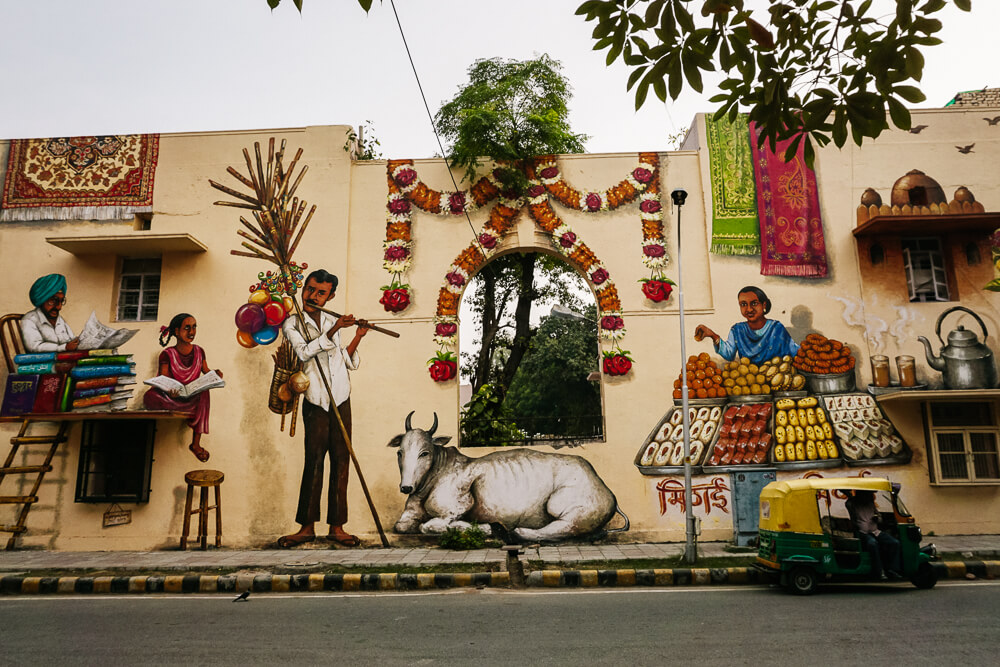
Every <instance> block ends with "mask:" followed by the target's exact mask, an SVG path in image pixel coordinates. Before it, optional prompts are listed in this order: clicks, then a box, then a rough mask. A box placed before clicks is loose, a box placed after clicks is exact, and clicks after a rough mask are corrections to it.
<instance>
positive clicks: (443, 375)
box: [428, 359, 458, 382]
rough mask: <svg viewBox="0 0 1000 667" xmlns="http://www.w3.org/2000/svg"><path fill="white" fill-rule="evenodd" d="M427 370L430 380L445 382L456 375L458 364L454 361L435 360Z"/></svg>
mask: <svg viewBox="0 0 1000 667" xmlns="http://www.w3.org/2000/svg"><path fill="white" fill-rule="evenodd" d="M428 370H429V371H430V374H431V379H433V380H434V381H435V382H447V381H448V380H450V379H452V378H453V377H455V376H456V375H458V364H456V363H455V362H454V361H445V360H444V359H435V360H434V361H432V362H431V365H430V368H429V369H428Z"/></svg>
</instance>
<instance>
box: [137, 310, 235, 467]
mask: <svg viewBox="0 0 1000 667" xmlns="http://www.w3.org/2000/svg"><path fill="white" fill-rule="evenodd" d="M197 333H198V322H197V320H195V318H194V316H193V315H191V314H189V313H178V314H177V315H174V316H173V317H172V318H171V319H170V323H169V324H168V325H166V326H163V327H160V339H159V342H160V347H163V348H166V349H165V350H163V351H162V352H160V356H159V358H157V360H156V366H157V369H158V371H159V375H157V376H156V377H154V378H150V379H148V380H145V381H144V383H145V384H148V385H149V386H150V389H149V390H147V391H146V393H145V394H144V395H143V397H142V402H143V405H145V406H146V408H147V409H149V410H170V411H173V412H183V413H186V414H188V415H189V417H188V422H187V423H188V426H190V427H191V432H192V436H191V444H190V445H188V449H190V450H191V453H192V454H194V455H195V457H197V459H198V460H199V461H201V462H202V463H204V462H205V461H207V460H208V458H209V452H208V450H207V449H205V448H204V447H202V446H201V436H202V435H204V434H206V433H208V415H209V411H210V410H211V402H210V399H209V393H208V390H209V389H215V388H219V387H224V386H226V383H225V382H224V381H223V379H222V371H221V370H218V369H215V370H212V369H210V368H209V367H208V357H207V356H206V354H205V350H204V349H203V348H202V347H201V346H200V345H195V343H194V338H195V336H196V335H197ZM171 339H174V340H175V341H176V342H175V343H174V344H173V345H172V346H171V347H167V345H168V344H169V343H170V340H171Z"/></svg>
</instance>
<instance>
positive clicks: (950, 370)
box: [917, 306, 997, 389]
mask: <svg viewBox="0 0 1000 667" xmlns="http://www.w3.org/2000/svg"><path fill="white" fill-rule="evenodd" d="M956 310H964V311H965V312H967V313H968V314H969V315H972V316H973V317H974V318H976V321H977V322H979V326H980V327H982V329H983V342H979V337H978V336H976V333H975V332H974V331H968V330H967V329H966V328H965V327H963V326H961V325H959V327H958V328H957V329H954V330H953V331H951V332H949V333H948V344H947V345H945V342H944V340H943V339H942V338H941V322H942V321H944V318H945V316H946V315H948V314H949V313H951V312H954V311H956ZM935 333H936V334H937V337H938V340H940V341H941V345H942V346H943V347H942V348H941V354H940V355H939V356H934V352H933V351H932V350H931V343H930V341H929V340H927V339H926V338H924V337H923V336H917V340H919V341H920V342H921V343H923V344H924V351H925V352H926V354H927V363H928V364H930V367H931V368H933V369H934V370H937V371H941V376H942V378H943V379H944V386H945V387H946V388H948V389H992V388H994V387H996V385H997V367H996V363H995V362H994V359H993V351H992V350H990V348H989V347H987V345H986V337H987V336H988V335H989V334H988V333H987V332H986V325H985V324H984V323H983V320H982V319H981V318H980V317H979V315H976V314H975V313H974V312H972V311H971V310H969V309H968V308H966V307H964V306H955V307H954V308H949V309H948V310H946V311H944V312H943V313H941V316H940V317H938V321H937V327H936V328H935Z"/></svg>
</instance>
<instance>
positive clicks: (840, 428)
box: [822, 393, 913, 467]
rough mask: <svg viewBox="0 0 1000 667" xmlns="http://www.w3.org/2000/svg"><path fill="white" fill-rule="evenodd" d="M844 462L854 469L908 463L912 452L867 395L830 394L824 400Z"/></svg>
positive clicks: (880, 409) (876, 404)
mask: <svg viewBox="0 0 1000 667" xmlns="http://www.w3.org/2000/svg"><path fill="white" fill-rule="evenodd" d="M822 400H823V402H824V404H825V407H826V411H827V413H828V414H829V415H830V422H831V424H833V432H834V435H835V436H836V438H837V441H838V443H839V445H840V450H841V454H843V457H844V463H846V464H847V465H849V466H853V467H860V466H872V465H898V464H904V463H909V462H910V459H911V458H912V457H913V452H911V451H910V448H909V447H907V446H906V443H905V442H903V439H902V438H901V437H900V436H899V434H897V433H896V428H895V427H894V426H893V425H892V422H891V421H889V420H888V419H887V418H886V416H885V413H884V412H882V408H880V407H879V405H878V403H877V402H876V401H875V399H874V398H873V397H871V396H869V395H868V394H855V393H852V394H831V395H828V396H824V397H823V398H822Z"/></svg>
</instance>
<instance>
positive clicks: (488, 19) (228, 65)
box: [0, 0, 1000, 158]
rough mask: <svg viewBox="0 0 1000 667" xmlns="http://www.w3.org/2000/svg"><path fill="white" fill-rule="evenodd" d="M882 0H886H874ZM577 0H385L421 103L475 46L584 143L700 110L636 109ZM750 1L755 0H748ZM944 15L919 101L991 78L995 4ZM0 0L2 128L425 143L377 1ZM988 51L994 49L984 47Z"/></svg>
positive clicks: (618, 142)
mask: <svg viewBox="0 0 1000 667" xmlns="http://www.w3.org/2000/svg"><path fill="white" fill-rule="evenodd" d="M878 1H881V2H887V1H888V0H878ZM579 3H580V0H572V1H566V0H501V1H497V0H493V1H492V2H480V1H478V0H461V1H444V0H397V8H398V10H399V14H400V19H401V21H402V25H403V29H404V31H405V34H406V37H407V40H408V41H409V44H410V49H411V50H412V53H413V58H414V61H415V63H416V66H417V71H418V72H419V74H420V77H421V81H422V83H423V86H424V91H425V92H426V94H427V98H428V102H429V104H430V106H431V111H432V112H433V111H436V110H437V107H438V106H439V105H440V103H441V102H442V101H444V100H447V99H450V98H451V97H452V96H453V95H454V94H455V92H456V90H457V88H458V87H459V86H460V85H461V84H462V83H463V82H464V81H465V72H466V70H467V68H468V67H469V65H470V64H471V63H472V61H473V60H475V59H476V58H489V57H494V56H502V57H507V58H520V59H524V58H530V57H532V56H534V55H536V54H539V53H548V54H549V55H550V56H552V57H553V58H556V59H557V60H560V61H562V63H563V64H564V66H565V74H566V75H567V77H568V78H569V80H570V82H571V83H572V86H573V89H574V93H575V96H574V98H573V102H572V105H571V121H572V123H573V126H574V128H575V129H576V130H577V131H578V132H582V133H585V134H587V135H590V137H591V139H590V140H589V141H588V143H587V149H588V151H590V152H595V153H601V152H617V151H630V152H631V151H638V150H658V149H667V148H669V147H670V145H669V143H668V139H667V137H668V135H670V134H671V133H674V132H676V131H678V130H679V129H680V128H682V127H685V126H687V125H688V124H689V123H690V120H691V118H692V116H693V115H694V114H695V113H697V112H699V111H708V110H711V108H712V107H711V105H710V104H709V103H708V102H707V98H708V97H710V96H711V94H712V92H707V93H706V95H704V96H700V95H695V94H686V95H684V96H683V97H682V98H681V99H680V100H679V101H678V102H676V103H673V104H670V105H669V106H664V105H662V104H660V103H659V101H658V100H655V99H654V97H653V95H652V94H651V95H650V101H649V102H647V104H646V106H645V107H644V108H643V109H642V110H641V111H639V112H635V111H634V103H633V98H632V95H631V93H629V92H627V91H626V90H625V82H626V80H627V78H628V71H627V70H626V69H625V68H624V67H621V66H617V65H616V66H614V67H610V68H608V67H606V66H605V64H604V55H603V52H600V53H598V52H595V51H593V50H592V45H593V41H592V40H591V38H590V32H591V30H592V27H593V24H587V23H585V22H584V21H583V20H582V18H580V17H577V16H575V15H574V11H575V9H576V7H577V6H578V5H579ZM758 4H760V3H758ZM974 5H975V6H976V9H975V10H974V11H973V13H972V14H965V13H962V12H959V11H957V10H954V9H953V8H949V10H947V11H946V12H943V13H942V15H941V16H942V20H943V21H944V23H945V26H946V29H945V32H944V34H943V38H944V39H945V44H943V45H941V46H938V47H934V48H932V49H928V50H927V51H925V54H926V56H927V68H926V75H925V77H924V82H923V88H924V90H925V92H926V93H927V97H928V102H927V104H926V105H925V106H943V105H944V104H945V103H947V102H948V101H949V100H950V99H951V97H952V96H953V95H954V93H956V92H959V91H963V90H970V89H976V88H982V87H983V86H986V85H991V86H1000V75H998V74H997V71H998V70H997V63H996V58H995V55H996V53H997V52H998V50H1000V49H998V47H997V43H996V40H997V37H996V34H997V33H996V30H997V26H998V25H1000V2H997V1H996V0H976V2H975V3H974ZM304 8H305V12H304V14H302V15H301V16H300V15H299V13H298V12H297V11H295V8H294V6H293V4H292V2H291V0H285V2H283V3H282V5H281V7H279V8H278V9H277V10H275V11H274V12H271V11H270V10H269V9H268V7H267V4H266V2H265V1H264V0H169V1H167V0H86V1H81V0H18V1H14V0H7V1H5V2H2V3H0V72H3V76H2V80H3V89H4V93H3V95H2V97H0V100H2V103H0V137H3V138H23V137H39V136H40V137H51V136H66V135H90V134H113V133H132V132H176V131H198V130H230V129H257V128H277V127H297V126H303V125H319V124H349V125H355V126H356V125H358V124H360V123H362V122H363V121H365V120H366V119H370V120H371V121H373V123H374V125H375V130H376V135H377V136H378V138H379V139H380V140H381V142H382V151H383V153H384V154H385V155H386V157H394V158H404V157H414V158H417V157H428V156H431V155H433V154H434V153H435V152H436V151H437V146H436V144H435V140H434V135H433V133H432V132H431V128H430V124H429V121H428V120H427V116H426V112H425V111H424V108H423V103H422V101H421V99H420V95H419V92H418V89H417V85H416V82H415V81H414V78H413V74H412V72H411V71H410V66H409V63H408V61H407V59H406V52H405V50H404V48H403V42H402V40H401V38H400V34H399V30H398V28H397V26H396V21H395V18H394V16H393V13H392V8H391V6H390V5H389V4H387V3H385V4H381V5H380V4H379V2H378V0H376V1H375V3H374V5H373V7H372V11H371V13H370V14H368V15H366V14H365V13H364V11H362V10H361V9H360V7H359V6H358V4H357V2H356V0H305V6H304ZM990 54H993V55H992V56H991V55H990Z"/></svg>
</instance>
